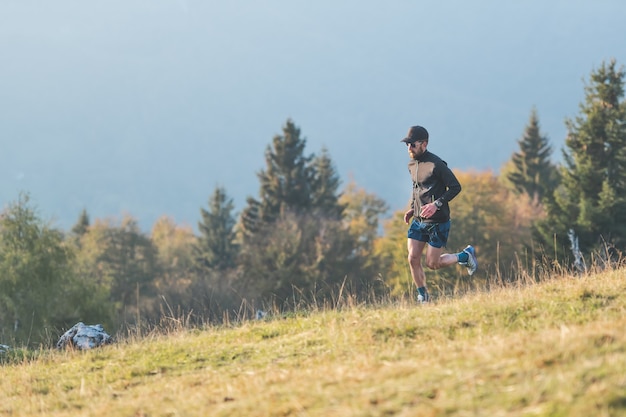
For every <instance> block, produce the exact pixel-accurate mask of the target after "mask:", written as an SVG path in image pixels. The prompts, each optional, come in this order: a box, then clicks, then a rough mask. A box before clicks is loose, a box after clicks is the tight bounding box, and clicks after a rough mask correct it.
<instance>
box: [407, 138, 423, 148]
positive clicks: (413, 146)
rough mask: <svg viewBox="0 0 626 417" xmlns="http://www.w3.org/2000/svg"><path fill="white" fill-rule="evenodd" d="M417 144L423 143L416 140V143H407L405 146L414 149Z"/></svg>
mask: <svg viewBox="0 0 626 417" xmlns="http://www.w3.org/2000/svg"><path fill="white" fill-rule="evenodd" d="M418 143H423V141H421V140H418V141H416V142H411V143H407V144H406V146H408V147H409V148H415V147H416V146H417V144H418Z"/></svg>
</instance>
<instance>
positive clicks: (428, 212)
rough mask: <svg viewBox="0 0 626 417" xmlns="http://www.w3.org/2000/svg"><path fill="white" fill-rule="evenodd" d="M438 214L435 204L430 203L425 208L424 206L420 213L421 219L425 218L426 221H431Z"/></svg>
mask: <svg viewBox="0 0 626 417" xmlns="http://www.w3.org/2000/svg"><path fill="white" fill-rule="evenodd" d="M436 212H437V206H436V205H435V203H429V204H426V205H425V206H422V211H421V212H420V217H423V218H425V219H429V218H431V217H432V215H433V214H435V213H436Z"/></svg>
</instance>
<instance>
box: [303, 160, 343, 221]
mask: <svg viewBox="0 0 626 417" xmlns="http://www.w3.org/2000/svg"><path fill="white" fill-rule="evenodd" d="M312 167H313V172H314V177H313V182H312V187H311V188H312V196H311V199H312V201H311V204H312V206H313V207H315V209H316V210H318V212H320V213H322V214H324V215H326V216H330V217H332V218H335V219H340V218H341V216H342V213H343V210H344V208H345V207H344V206H343V205H341V204H340V203H339V201H340V199H341V193H339V185H340V183H341V180H340V179H339V175H337V171H336V170H335V167H334V166H333V162H332V160H331V159H330V154H329V153H328V149H326V148H323V149H322V153H321V154H320V155H319V156H316V157H315V158H314V159H313V164H312Z"/></svg>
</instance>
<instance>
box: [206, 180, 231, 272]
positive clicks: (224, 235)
mask: <svg viewBox="0 0 626 417" xmlns="http://www.w3.org/2000/svg"><path fill="white" fill-rule="evenodd" d="M233 209H234V204H233V200H232V199H231V198H229V197H228V195H227V194H226V190H225V189H224V188H222V187H216V188H215V191H214V192H213V194H212V195H211V197H210V199H209V207H208V210H206V209H200V214H201V216H202V221H201V222H199V223H198V229H199V231H200V236H199V238H198V243H197V250H198V262H199V265H200V266H201V267H202V268H205V269H213V270H226V269H228V268H232V267H234V266H235V260H236V257H237V251H238V247H237V244H236V243H235V223H236V220H235V218H234V215H233Z"/></svg>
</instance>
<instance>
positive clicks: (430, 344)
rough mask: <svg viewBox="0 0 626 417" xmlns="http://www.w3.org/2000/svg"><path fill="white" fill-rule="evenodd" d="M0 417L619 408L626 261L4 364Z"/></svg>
mask: <svg viewBox="0 0 626 417" xmlns="http://www.w3.org/2000/svg"><path fill="white" fill-rule="evenodd" d="M0 372H1V373H2V378H1V379H0V416H27V415H28V416H32V415H47V416H87V415H89V416H91V415H106V416H270V415H271V416H585V417H587V416H623V415H626V271H624V270H616V271H611V272H607V273H603V274H600V275H592V276H588V277H584V278H571V277H570V278H562V279H558V280H554V281H551V282H547V283H543V284H540V285H531V286H527V287H524V288H514V289H503V290H497V291H492V292H490V293H482V294H475V295H470V296H465V297H463V298H460V299H450V300H440V301H439V302H437V303H433V304H431V305H428V306H416V305H394V306H356V307H350V308H346V309H344V310H343V311H315V312H310V313H307V314H304V313H302V314H299V315H293V316H291V317H288V318H285V317H282V318H273V319H269V320H265V321H254V322H246V323H242V324H240V325H237V326H233V327H220V328H207V329H204V330H192V329H180V330H177V331H169V332H167V333H166V334H163V333H160V334H156V333H154V334H152V335H149V336H145V337H141V338H135V339H134V340H126V341H123V342H119V343H117V344H116V345H113V346H109V347H105V348H102V349H99V350H95V351H90V352H76V351H63V352H57V351H42V352H39V354H38V355H36V357H35V358H34V359H30V360H18V359H11V358H10V357H9V358H5V363H4V365H1V366H0Z"/></svg>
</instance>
